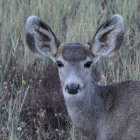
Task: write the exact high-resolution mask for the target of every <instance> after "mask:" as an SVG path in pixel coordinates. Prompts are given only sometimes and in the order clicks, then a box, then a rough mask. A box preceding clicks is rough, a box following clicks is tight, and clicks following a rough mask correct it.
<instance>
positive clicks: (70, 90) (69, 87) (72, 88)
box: [66, 84, 80, 94]
mask: <svg viewBox="0 0 140 140" xmlns="http://www.w3.org/2000/svg"><path fill="white" fill-rule="evenodd" d="M66 89H67V91H68V93H69V94H76V93H78V90H79V89H80V86H79V84H68V85H67V86H66Z"/></svg>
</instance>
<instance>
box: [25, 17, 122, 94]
mask: <svg viewBox="0 0 140 140" xmlns="http://www.w3.org/2000/svg"><path fill="white" fill-rule="evenodd" d="M123 33H124V25H123V18H122V17H121V16H120V15H114V16H112V17H111V19H110V20H108V21H107V22H105V23H104V24H102V25H101V26H100V28H99V29H98V30H97V32H96V34H95V35H94V37H93V38H92V40H91V41H89V42H88V43H86V44H82V43H60V41H58V39H57V38H56V36H55V35H54V33H53V32H52V30H51V29H50V27H49V26H48V25H47V24H45V23H44V22H43V21H41V20H40V19H39V18H38V17H36V16H31V17H29V18H28V20H27V23H26V42H27V45H28V47H29V48H30V49H31V50H32V51H33V52H34V53H35V54H36V55H39V56H49V57H50V58H51V59H52V60H53V61H54V62H55V63H56V64H57V66H58V72H59V76H60V81H61V84H62V88H63V93H64V95H65V96H74V95H75V96H78V95H81V94H82V93H85V92H84V91H85V89H86V87H87V85H88V84H89V82H91V65H92V64H94V63H96V62H97V61H98V60H99V58H100V57H101V56H111V55H113V54H114V53H115V52H116V51H117V50H118V49H119V48H120V46H121V44H122V40H123Z"/></svg>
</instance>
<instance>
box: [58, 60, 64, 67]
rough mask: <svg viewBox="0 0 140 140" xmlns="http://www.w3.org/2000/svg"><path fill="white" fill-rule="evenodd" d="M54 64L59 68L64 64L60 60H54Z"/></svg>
mask: <svg viewBox="0 0 140 140" xmlns="http://www.w3.org/2000/svg"><path fill="white" fill-rule="evenodd" d="M56 64H57V66H58V67H59V68H61V67H64V64H63V63H62V62H61V61H56Z"/></svg>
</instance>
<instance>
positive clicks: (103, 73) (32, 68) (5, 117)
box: [0, 0, 140, 140]
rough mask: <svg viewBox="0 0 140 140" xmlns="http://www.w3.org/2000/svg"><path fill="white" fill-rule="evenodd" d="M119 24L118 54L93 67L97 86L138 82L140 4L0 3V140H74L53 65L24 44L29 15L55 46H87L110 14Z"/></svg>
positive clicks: (80, 0)
mask: <svg viewBox="0 0 140 140" xmlns="http://www.w3.org/2000/svg"><path fill="white" fill-rule="evenodd" d="M115 13H118V14H121V15H122V16H123V18H124V23H125V35H124V41H123V45H122V47H121V49H120V50H119V53H118V54H117V55H116V56H114V57H112V58H101V59H100V61H99V62H98V64H96V65H95V66H94V67H93V74H94V75H95V76H94V77H95V79H96V81H97V82H98V84H101V85H105V84H108V83H112V82H120V81H124V80H127V79H133V80H140V0H133V1H131V0H123V1H122V0H40V1H35V0H0V140H74V139H75V138H74V137H76V136H75V135H76V134H75V129H74V128H73V127H72V126H71V122H70V119H69V117H68V115H67V110H66V107H65V102H64V99H63V96H62V91H61V86H60V82H59V78H58V73H57V69H56V66H55V64H53V63H52V61H50V60H49V59H48V58H44V59H43V60H40V59H39V58H37V57H35V56H34V55H33V54H32V53H31V52H30V50H29V49H28V47H27V45H26V43H25V32H24V29H25V22H26V19H27V18H28V17H29V16H31V15H36V16H38V17H40V18H41V19H42V20H43V21H45V22H46V23H47V24H48V25H49V26H50V27H51V28H52V30H53V32H54V33H55V34H56V36H57V38H58V39H59V40H61V42H72V41H73V42H87V41H88V40H89V39H91V38H92V37H93V35H94V33H95V32H96V30H97V28H98V27H99V26H100V25H101V24H102V23H103V21H106V20H107V19H108V18H110V17H111V16H112V15H113V14H115Z"/></svg>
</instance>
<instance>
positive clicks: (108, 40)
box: [89, 14, 124, 58]
mask: <svg viewBox="0 0 140 140" xmlns="http://www.w3.org/2000/svg"><path fill="white" fill-rule="evenodd" d="M123 35H124V22H123V17H122V16H120V15H118V14H116V15H113V16H112V17H111V18H110V19H109V20H108V21H106V22H105V23H103V24H102V25H101V26H100V28H99V29H98V30H97V32H96V34H95V36H94V37H93V39H92V40H91V41H89V44H90V46H91V49H92V53H93V55H94V56H97V57H98V58H99V57H100V56H111V55H113V54H114V52H115V51H117V50H118V49H119V48H120V46H121V45H122V41H123Z"/></svg>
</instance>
